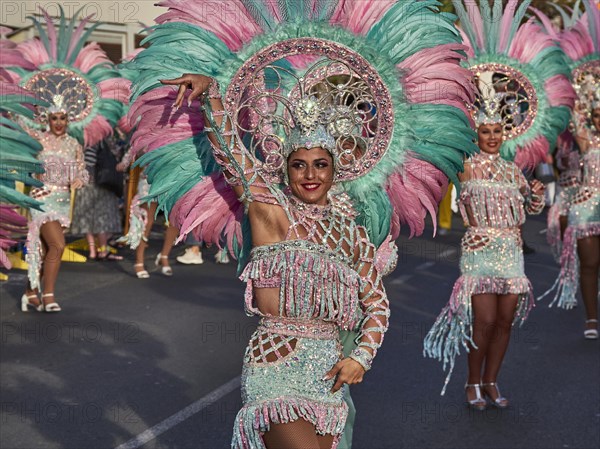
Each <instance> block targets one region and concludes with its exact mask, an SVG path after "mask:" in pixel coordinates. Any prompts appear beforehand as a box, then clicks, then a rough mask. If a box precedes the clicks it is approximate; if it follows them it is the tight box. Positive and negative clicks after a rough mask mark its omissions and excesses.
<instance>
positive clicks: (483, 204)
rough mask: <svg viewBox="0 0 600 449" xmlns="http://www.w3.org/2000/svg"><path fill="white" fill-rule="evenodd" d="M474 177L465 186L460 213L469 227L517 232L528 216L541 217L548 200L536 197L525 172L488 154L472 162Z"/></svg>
mask: <svg viewBox="0 0 600 449" xmlns="http://www.w3.org/2000/svg"><path fill="white" fill-rule="evenodd" d="M470 167H471V170H472V176H471V178H470V179H468V180H467V181H464V182H462V183H461V194H460V201H459V209H460V212H461V215H462V218H463V220H464V222H465V223H466V224H467V225H469V226H474V227H483V228H516V227H519V226H521V225H522V224H523V223H524V222H525V213H526V212H527V213H529V214H539V213H541V211H542V210H543V208H544V198H543V196H542V197H539V196H537V195H534V194H532V192H531V189H530V188H529V184H528V183H527V181H526V179H525V177H524V176H523V174H522V173H521V170H520V169H519V168H518V167H517V166H516V165H515V164H514V163H513V162H508V161H505V160H504V159H502V158H501V157H499V155H488V154H484V153H480V154H476V155H474V156H473V157H472V158H471V160H470Z"/></svg>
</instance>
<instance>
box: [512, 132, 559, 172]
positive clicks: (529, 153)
mask: <svg viewBox="0 0 600 449" xmlns="http://www.w3.org/2000/svg"><path fill="white" fill-rule="evenodd" d="M549 149H550V144H549V143H548V140H546V138H545V137H544V136H538V137H536V138H535V139H534V140H532V141H530V142H528V143H527V144H525V145H523V146H521V147H519V148H518V149H517V154H516V155H515V164H517V166H518V167H519V168H520V169H521V170H533V169H534V168H535V167H536V166H537V165H538V164H539V163H541V162H546V155H547V154H548V150H549Z"/></svg>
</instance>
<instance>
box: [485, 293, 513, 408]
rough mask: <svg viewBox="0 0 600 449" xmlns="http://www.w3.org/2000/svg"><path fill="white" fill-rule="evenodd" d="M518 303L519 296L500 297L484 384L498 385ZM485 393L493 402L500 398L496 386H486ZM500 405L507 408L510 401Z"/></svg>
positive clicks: (489, 347) (488, 352)
mask: <svg viewBox="0 0 600 449" xmlns="http://www.w3.org/2000/svg"><path fill="white" fill-rule="evenodd" d="M518 301H519V295H500V296H498V308H497V313H496V323H495V325H494V332H493V334H492V339H491V340H490V344H489V346H488V350H487V354H486V357H485V371H484V372H483V377H482V381H483V383H484V384H490V383H496V379H497V378H498V373H499V372H500V367H501V366H502V361H503V360H504V356H505V354H506V349H507V348H508V343H509V342H510V332H511V329H512V323H513V319H514V317H515V311H516V309H517V303H518ZM484 391H485V392H486V393H487V394H488V396H489V397H490V398H491V399H492V400H493V401H495V400H496V399H498V397H500V394H499V391H498V388H497V387H496V386H493V385H488V386H484ZM498 405H500V406H502V407H506V406H507V405H508V401H501V402H500V404H498Z"/></svg>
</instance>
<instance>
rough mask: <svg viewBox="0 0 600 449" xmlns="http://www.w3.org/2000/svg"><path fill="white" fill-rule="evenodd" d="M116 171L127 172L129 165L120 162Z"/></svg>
mask: <svg viewBox="0 0 600 449" xmlns="http://www.w3.org/2000/svg"><path fill="white" fill-rule="evenodd" d="M115 170H117V171H118V172H120V173H123V172H124V171H125V170H127V164H126V163H125V162H119V163H118V164H117V165H116V166H115Z"/></svg>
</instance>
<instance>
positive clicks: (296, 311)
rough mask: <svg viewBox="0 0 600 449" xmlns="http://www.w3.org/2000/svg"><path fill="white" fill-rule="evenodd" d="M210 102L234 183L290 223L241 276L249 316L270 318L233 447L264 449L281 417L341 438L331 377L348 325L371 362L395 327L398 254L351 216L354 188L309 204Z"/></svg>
mask: <svg viewBox="0 0 600 449" xmlns="http://www.w3.org/2000/svg"><path fill="white" fill-rule="evenodd" d="M206 108H207V117H208V120H209V123H210V125H211V127H210V128H207V131H208V132H213V133H214V134H215V135H216V140H217V142H219V143H220V145H215V146H214V147H213V150H214V154H215V158H216V160H217V162H218V163H220V164H221V165H222V167H223V171H224V172H225V176H226V178H227V180H228V182H229V183H230V184H232V185H237V186H242V187H243V192H244V193H243V195H242V196H241V198H240V201H242V202H243V203H244V204H245V205H246V206H248V205H249V204H250V203H251V202H253V201H257V202H261V203H266V204H271V205H273V206H279V207H281V208H283V210H284V211H285V216H286V218H287V222H288V223H287V229H288V230H287V233H286V236H285V239H284V240H283V241H280V242H276V243H272V244H269V245H264V246H256V247H254V248H253V249H252V251H251V254H250V261H249V263H248V265H247V266H246V268H245V270H244V271H243V273H242V275H241V277H240V279H241V280H242V281H244V282H246V284H247V287H246V294H245V309H246V313H247V314H248V315H258V316H260V317H261V321H260V325H259V327H258V329H257V330H256V332H255V333H254V334H253V336H252V338H251V339H250V343H249V345H248V347H247V349H246V354H245V356H244V366H243V371H242V400H243V404H244V405H243V407H242V409H241V410H240V412H239V413H238V415H237V417H236V420H235V427H234V435H233V440H232V447H233V448H263V447H265V446H264V443H263V441H262V437H261V434H262V433H263V432H266V431H268V430H269V427H270V425H271V423H287V422H292V421H295V420H297V419H304V420H306V421H308V422H310V423H312V424H313V425H314V426H315V427H316V430H317V432H318V433H319V434H331V435H334V436H335V437H336V441H337V439H338V438H339V436H340V435H341V433H342V431H343V429H344V425H345V421H346V416H347V413H348V409H347V405H346V403H345V402H344V401H343V391H342V390H339V391H337V392H336V393H331V388H332V386H333V384H334V383H335V380H333V379H332V380H323V379H322V378H323V376H324V375H325V374H326V373H327V372H328V371H329V370H330V369H331V368H332V367H333V366H334V365H335V364H336V363H337V362H338V361H339V360H341V359H342V358H343V355H342V346H341V343H340V339H339V331H340V329H345V330H347V329H350V330H353V329H356V328H359V329H360V332H359V335H358V337H357V342H358V346H357V348H356V349H355V350H354V351H353V352H352V354H351V355H350V357H351V358H353V359H355V360H356V361H357V362H358V363H360V364H361V365H362V366H363V367H364V368H365V370H367V369H369V368H370V365H371V361H372V359H373V357H375V355H376V353H377V349H378V348H379V347H380V346H381V343H382V342H383V335H384V333H385V331H386V330H387V328H388V318H389V305H388V300H387V296H386V294H385V290H384V287H383V283H382V279H381V278H382V275H383V274H384V272H385V270H386V269H387V270H389V268H390V265H395V254H393V255H389V254H386V255H383V256H382V257H380V258H379V260H376V257H377V251H376V248H375V246H374V245H373V244H371V243H370V241H369V239H368V236H367V233H366V231H365V229H364V228H362V227H360V226H357V225H356V223H355V222H354V220H353V218H351V217H353V210H352V206H351V205H350V202H349V199H348V197H347V195H344V194H341V195H337V196H336V195H330V198H329V204H328V205H327V206H317V205H309V204H305V203H303V202H301V201H300V200H298V199H297V198H295V197H294V196H293V195H292V194H291V193H290V191H289V190H287V189H286V190H284V191H282V190H281V189H280V188H279V187H278V186H276V185H275V186H272V185H271V184H267V183H265V182H264V181H263V180H262V178H261V176H260V172H261V162H259V161H257V160H256V159H254V158H253V157H252V156H251V155H250V154H249V153H247V152H243V151H240V150H239V149H238V147H237V146H235V145H233V144H227V143H226V141H225V137H226V136H228V135H229V136H230V135H231V133H226V132H224V129H225V123H226V122H227V121H228V120H229V118H228V117H226V119H225V120H223V124H222V126H221V127H218V126H217V125H216V122H215V118H214V117H213V116H212V114H211V112H210V103H209V102H208V101H207V103H206ZM214 115H215V116H223V115H225V116H226V113H225V112H223V111H221V112H218V113H217V112H215V114H214ZM263 288H278V289H279V315H278V316H272V315H268V314H264V313H262V312H261V311H260V310H259V308H258V307H257V305H256V303H255V291H256V290H257V289H263ZM344 388H345V387H344Z"/></svg>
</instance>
